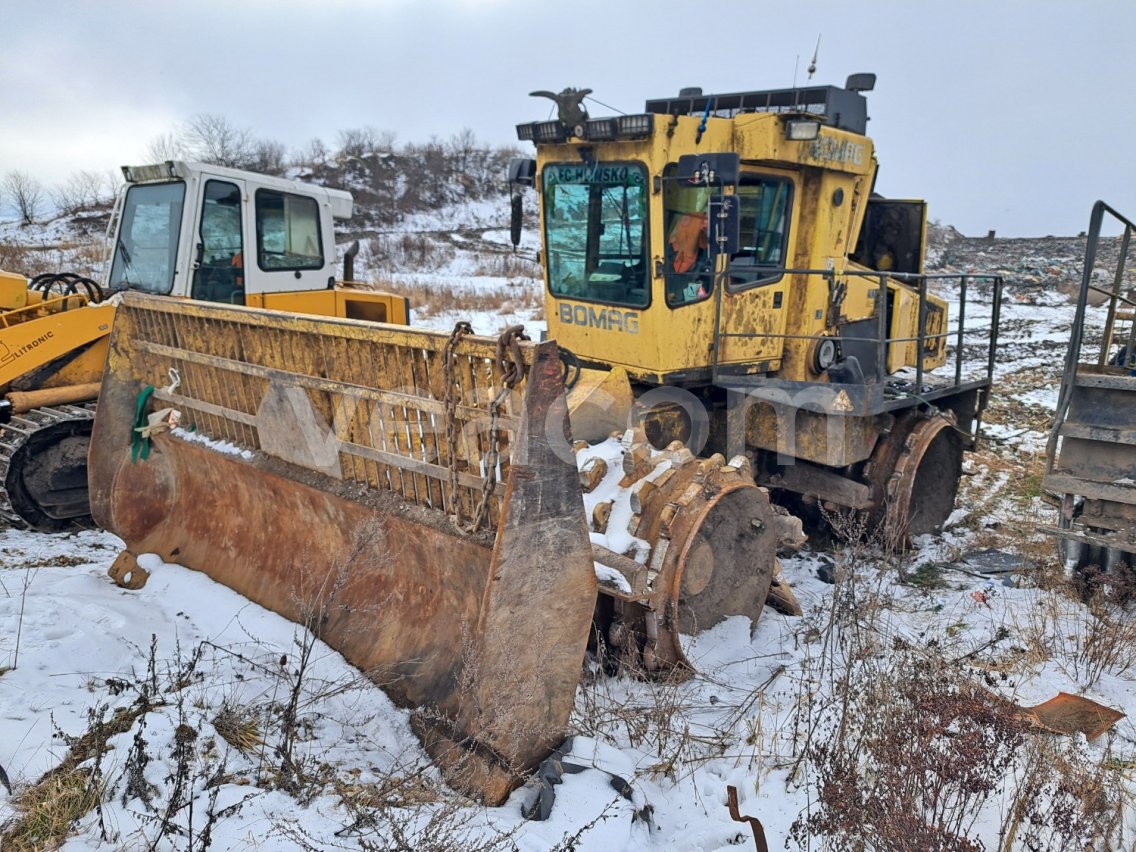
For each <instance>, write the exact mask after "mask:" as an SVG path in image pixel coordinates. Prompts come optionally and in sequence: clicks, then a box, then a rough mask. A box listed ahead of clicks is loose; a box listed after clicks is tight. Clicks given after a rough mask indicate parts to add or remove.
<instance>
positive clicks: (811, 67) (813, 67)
mask: <svg viewBox="0 0 1136 852" xmlns="http://www.w3.org/2000/svg"><path fill="white" fill-rule="evenodd" d="M819 55H820V36H819V35H818V36H817V44H816V49H814V50H813V61H812V62H810V63H809V79H810V80H811V79H812V78H813V74H815V73H816V70H817V56H819Z"/></svg>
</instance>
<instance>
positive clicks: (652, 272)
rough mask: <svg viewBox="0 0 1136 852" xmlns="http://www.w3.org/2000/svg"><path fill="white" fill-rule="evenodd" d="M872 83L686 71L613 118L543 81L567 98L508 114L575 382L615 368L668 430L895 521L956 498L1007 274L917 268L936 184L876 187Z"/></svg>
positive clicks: (786, 484)
mask: <svg viewBox="0 0 1136 852" xmlns="http://www.w3.org/2000/svg"><path fill="white" fill-rule="evenodd" d="M874 83H875V75H872V74H857V75H853V76H852V77H850V78H849V80H848V83H847V84H846V86H845V87H844V88H838V87H834V86H821V87H814V88H807V89H785V90H772V91H755V92H743V93H735V94H725V95H704V94H702V93H701V91H700V90H697V89H692V90H684V91H683V92H682V93H681V94H680V95H679V96H678V97H675V98H665V99H661V100H652V101H648V102H647V105H646V110H645V112H644V113H642V114H639V115H620V116H615V117H609V118H591V117H589V116H588V115H587V112H586V110H585V109H584V107H583V103H582V101H583V97H584V96H586V95H587V94H588V91H589V90H572V89H569V90H566V91H564V92H562V93H560V94H559V95H552V94H550V93H547V92H544V93H534V94H541V95H544V96H546V97H551V98H552V99H553V100H554V101H555V102H556V110H557V117H556V118H553V119H550V120H548V121H540V122H535V123H529V124H522V125H519V126H518V128H517V131H518V136H519V137H520V139H522V140H529V141H532V142H533V143H534V144H535V146H536V149H537V158H536V160H535V161H533V160H528V161H525V160H521V161H515V162H514V163H513V165H512V167H511V178H512V181H513V183H514V185H515V186H516V187H518V188H519V189H523V188H524V187H525V186H535V188H536V189H537V194H538V197H539V201H540V222H541V228H542V252H543V254H542V259H543V261H544V267H545V275H546V285H547V294H548V300H547V306H546V315H547V317H548V336H549V337H550V338H553V339H555V340H556V341H557V343H558V345H559V346H560V347H561V350H562V351H564V350H570V352H571V353H572V359H571V360H573V361H574V362H578V363H579V364H580V365H582V366H583V367H584V368H591V370H590V371H589V370H588V369H585V370H584V372H583V373H582V374H581V380H580V384H581V385H582V386H584V387H582V388H581V389H580V390H579V391H576V392H577V394H578V395H580V396H584V395H586V394H587V390H586V387H587V385H589V383H591V384H595V385H597V386H599V387H600V390H601V393H600V396H601V398H604V399H605V400H606V399H607V397H608V396H609V395H611V396H616V397H618V396H619V393H620V392H619V391H618V390H613V389H614V388H618V387H619V386H620V383H621V381H613V380H612V377H611V375H610V373H611V372H612V371H613V370H616V371H618V372H619V373H620V376H621V380H622V376H623V375H624V374H625V375H626V377H627V380H628V381H629V383H630V391H631V393H633V395H634V396H635V397H636V398H637V400H638V403H637V407H638V408H639V409H641V410H643V411H644V412H645V413H644V425H645V427H646V431H647V434H648V435H649V436H650V437H651V439H652V442H653V443H655V444H656V445H660V446H661V445H665V444H666V443H667V442H668V441H670V440H673V439H679V440H683V441H685V442H687V444H688V445H689V446H690V448H691V449H692V450H693V451H694V452H703V451H707V450H708V451H710V452H715V451H717V452H722V453H723V454H724V455H725V456H726V457H727V458H730V457H734V456H738V455H744V456H746V457H747V458H749V459H750V460H751V462H752V463H753V465H754V470H755V473H756V476H757V481H758V482H759V483H760V484H761V485H763V486H766V487H768V488H770V489H773V490H774V492H775V496H776V497H777V498H778V499H780V500H783V501H785V502H787V503H788V504H789V505H793V506H795V507H799V508H800V509H801V510H802V511H809V507H810V506H815V505H817V504H818V502H819V504H820V505H821V506H822V507H823V508H827V509H829V510H834V511H835V510H841V509H844V510H847V509H852V510H858V511H863V512H867V513H870V515H871V517H873V518H874V519H875V520H876V521H878V522H879V523H881V524H884V523H885V522H886V535H887V537H888V538H890V539H891V540H892V541H893V542H894V541H898V540H900V539H902V538H904V537H908V536H914V535H918V534H921V533H925V532H929V531H931V530H934V529H935V528H936V527H938V526H939V525H941V524H942V523H943V521H945V520H946V518H947V517H948V515H949V514H950V512H951V510H952V509H953V506H954V499H955V494H956V492H957V488H958V481H959V476H960V473H961V465H962V454H963V450H964V449H966V448H969V447H970V446H972V445H973V441H974V438H973V435H974V433H975V431H976V429H977V425H978V420H979V418H980V416H981V412H982V410H983V408H984V406H985V403H986V397H987V394H988V392H989V387H990V378H991V374H992V367H993V358H994V351H995V346H996V337H997V323H998V310H999V304H1000V298H1001V281H1000V279H998V278H997V277H995V276H973V275H963V276H950V275H938V276H932V275H925V274H924V269H923V261H924V242H925V230H926V228H925V223H926V209H925V205H924V203H923V202H921V201H896V200H888V199H884V198H881V197H879V196H878V195H876V194H874V193H873V187H874V184H875V180H876V174H877V160H876V155H875V149H874V147H873V144H872V141H871V139H869V138H868V137H867V136H866V135H865V129H866V125H867V120H868V118H867V105H866V99H865V97H864V95H863V94H862V93H863V92H864V91H867V90H870V89H871V88H872V87H873V86H874ZM520 198H521V193H520V192H517V193H515V194H514V227H513V232H514V236H515V237H516V236H517V235H518V234H519V225H520V219H519V214H520V209H519V208H520V206H521V202H520V200H519V199H520ZM515 241H516V240H515ZM932 288H933V289H936V290H939V291H941V292H944V293H950V294H951V296H952V298H954V299H956V300H957V302H958V316H957V317H956V322H955V325H954V330H953V331H949V329H948V310H947V302H946V301H945V300H944V299H943V298H940V297H938V296H936V295H934V294H933V293H931V292H929V289H932ZM978 290H981V294H980V296H981V299H980V300H981V301H982V302H984V304H983V306H982V313H983V317H984V319H985V321H984V322H983V323H982V324H981V327H978V328H976V329H971V330H970V331H968V330H967V329H966V327H965V319H966V308H967V301H968V298H972V297H973V296H974V295H975V293H976V291H978ZM972 312H973V309H972ZM972 315H973V313H972ZM972 325H974V323H973V321H972ZM949 343H951V344H954V346H953V353H952V355H951V363H950V364H948V363H947V362H948V344H949Z"/></svg>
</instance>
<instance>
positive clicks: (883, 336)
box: [711, 269, 1003, 388]
mask: <svg viewBox="0 0 1136 852" xmlns="http://www.w3.org/2000/svg"><path fill="white" fill-rule="evenodd" d="M765 272H766V273H767V274H768V275H770V276H772V275H776V276H778V278H780V277H782V276H784V275H800V276H810V275H812V276H817V277H822V278H824V279H826V280H827V281H828V282H829V289H830V291H831V290H832V289H833V287H834V286H835V285H834V282H835V280H836V279H837V278H849V277H853V276H856V277H860V278H876V279H878V281H879V286H880V291H881V295H880V296H879V297H878V298H877V299H876V306H875V309H874V310H873V312H872V316H873V317H874V318H875V319H876V320H877V324H878V327H877V329H876V335H875V336H872V337H865V336H862V335H857V336H845V335H841V338H840V339H841V341H842V342H856V343H875V344H876V346H877V353H876V371H875V379H876V381H877V383H879V384H880V385H883V384H885V383H886V380H887V378H888V376H889V375H890V374H889V373H888V372H887V353H888V347H889V346H891V345H892V344H904V343H915V344H916V345H917V352H918V353H919V354H918V355H917V357H916V363H915V365H914V367H915V372H916V375H915V387H916V388H922V387H923V379H924V375H923V374H924V359H925V351H926V347H927V345H928V343H930V342H932V341H939V340H948V339H950V338H952V337H953V338H955V340H956V344H955V347H954V349H955V351H954V353H953V355H954V376H953V379H954V381H953V385H954V386H961V385H962V384H963V375H962V373H963V349H964V344H965V341H966V338H967V335H968V334H969V335H974V334H982V335H983V337H984V338H985V340H986V343H987V355H986V366H985V370H984V373H985V382H986V384H987V385H989V384H990V383H991V382H992V381H993V375H994V364H995V359H996V354H997V338H998V334H997V332H998V325H999V323H1000V320H1001V302H1002V288H1003V279H1002V276H1001V275H998V274H996V273H952V272H941V273H929V274H922V275H920V274H915V273H892V272H880V271H877V270H865V269H846V270H844V271H842V272H839V273H838V272H836V271H835V270H833V269H769V270H765ZM719 278H720V279H724V278H725V276H724V275H721V274H719ZM893 279H894V280H897V281H901V282H904V283H907V284H914V285H916V292H915V294H914V295H916V297H917V298H918V315H919V319H918V328H917V329H916V335H915V336H913V337H890V336H889V335H888V319H889V317H888V313H887V298H886V295H884V293H885V292H886V288H887V284H888V281H889V280H893ZM954 280H958V281H959V312H958V327H957V328H956V329H954V330H951V329H948V328H944V330H943V331H939V332H928V331H927V317H928V313H929V311H928V288H927V283H928V282H929V281H954ZM978 282H988V283H990V284H991V285H992V293H991V303H990V304H991V313H990V321H989V323H988V324H986V323H985V322H983V323H982V324H975V325H972V326H971V327H969V328H968V327H967V325H966V319H967V312H966V303H967V302H968V301H969V297H970V294H971V292H972V288H973V285H974V284H975V283H978ZM721 283H722V281H721V280H720V282H719V286H718V287H717V288H716V293H715V317H714V346H713V347H712V351H713V360H712V373H711V380H712V381H713V382H714V383H715V384H717V383H718V382H719V380H720V378H721V370H722V366H723V365H722V361H721V350H722V341H723V340H725V339H728V338H733V339H758V338H760V339H772V340H819V339H822V338H824V337H827V335H824V334H788V333H784V332H771V331H760V332H739V331H723V330H722V328H721V315H722V302H723V290H724V287H722V286H721ZM980 319H982V320H985V317H982V318H980Z"/></svg>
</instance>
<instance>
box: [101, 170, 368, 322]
mask: <svg viewBox="0 0 1136 852" xmlns="http://www.w3.org/2000/svg"><path fill="white" fill-rule="evenodd" d="M122 172H123V175H124V176H125V178H126V188H125V192H124V193H123V194H122V195H120V196H119V200H118V204H117V206H116V212H115V216H113V217H112V219H111V239H110V240H109V241H108V244H109V247H110V251H111V256H110V258H109V263H108V265H107V267H106V268H107V277H106V286H107V288H108V289H109V290H124V289H131V290H141V291H144V292H147V293H153V294H156V295H173V296H182V297H188V298H193V299H200V300H204V301H211V302H224V303H226V304H237V305H243V304H245V297H246V294H247V295H248V296H253V295H255V294H261V293H288V292H299V291H310V290H325V289H328V288H330V287H333V286H334V285H335V264H336V256H335V230H334V224H333V223H334V220H335V219H348V218H350V217H351V210H352V198H351V194H350V193H348V192H344V191H342V190H338V189H328V188H326V187H322V186H317V185H313V184H307V183H302V182H300V181H293V180H286V179H284V178H276V177H270V176H268V175H261V174H256V173H255V172H246V171H240V170H238V169H229V168H223V167H221V166H214V165H209V164H206V163H187V162H181V161H174V160H170V161H167V162H165V163H161V164H158V165H150V166H123V167H122Z"/></svg>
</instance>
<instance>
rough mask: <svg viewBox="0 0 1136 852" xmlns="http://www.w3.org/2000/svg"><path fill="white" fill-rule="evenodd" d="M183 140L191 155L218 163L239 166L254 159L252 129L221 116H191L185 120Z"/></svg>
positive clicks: (232, 166)
mask: <svg viewBox="0 0 1136 852" xmlns="http://www.w3.org/2000/svg"><path fill="white" fill-rule="evenodd" d="M184 140H185V144H186V147H187V148H188V149H189V150H190V152H191V153H192V154H193V156H195V157H198V158H199V159H201V160H204V161H205V162H208V163H214V164H216V165H218V166H229V167H231V168H242V167H244V166H247V165H249V164H250V163H251V162H252V161H253V159H254V155H253V147H254V145H255V140H254V139H253V136H252V132H251V131H249V130H248V128H244V127H237V126H236V125H234V124H233V123H232V122H230V121H229V120H228V119H227V118H225V117H224V116H220V115H212V114H210V113H199V114H197V115H195V116H193V117H192V118H190V119H189V121H188V122H186V125H185V133H184Z"/></svg>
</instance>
